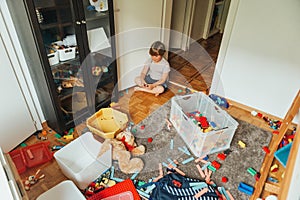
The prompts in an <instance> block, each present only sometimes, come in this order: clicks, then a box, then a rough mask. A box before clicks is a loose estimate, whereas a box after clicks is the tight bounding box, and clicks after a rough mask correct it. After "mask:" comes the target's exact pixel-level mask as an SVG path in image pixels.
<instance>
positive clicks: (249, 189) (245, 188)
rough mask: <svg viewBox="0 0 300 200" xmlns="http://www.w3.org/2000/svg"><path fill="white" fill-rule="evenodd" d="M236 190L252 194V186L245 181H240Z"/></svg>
mask: <svg viewBox="0 0 300 200" xmlns="http://www.w3.org/2000/svg"><path fill="white" fill-rule="evenodd" d="M238 190H239V191H241V192H243V193H245V194H248V195H252V194H253V191H254V187H252V186H251V185H248V184H246V183H243V182H240V184H239V186H238Z"/></svg>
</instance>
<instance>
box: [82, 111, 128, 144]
mask: <svg viewBox="0 0 300 200" xmlns="http://www.w3.org/2000/svg"><path fill="white" fill-rule="evenodd" d="M127 122H128V117H127V115H126V114H125V113H122V112H120V111H117V110H114V109H112V108H102V109H100V110H99V111H98V112H96V113H95V114H94V115H92V116H91V117H89V118H88V119H87V120H86V123H87V127H88V128H89V129H90V131H92V132H93V133H94V134H97V135H99V136H101V137H103V138H114V137H115V136H116V134H118V133H119V132H120V131H122V130H123V129H125V128H126V125H127Z"/></svg>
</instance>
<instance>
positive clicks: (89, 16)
mask: <svg viewBox="0 0 300 200" xmlns="http://www.w3.org/2000/svg"><path fill="white" fill-rule="evenodd" d="M84 12H85V17H86V19H85V20H86V21H87V22H88V21H93V20H99V19H103V18H107V17H109V12H108V11H105V12H97V11H95V10H85V11H84Z"/></svg>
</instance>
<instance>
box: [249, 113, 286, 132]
mask: <svg viewBox="0 0 300 200" xmlns="http://www.w3.org/2000/svg"><path fill="white" fill-rule="evenodd" d="M251 115H252V116H254V117H259V118H262V119H263V120H264V121H265V122H267V123H268V125H269V126H270V128H272V129H274V130H277V129H279V128H280V126H281V123H282V122H281V121H279V120H274V119H270V118H269V117H267V116H264V115H263V114H262V113H258V112H256V111H252V112H251Z"/></svg>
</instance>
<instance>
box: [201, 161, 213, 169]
mask: <svg viewBox="0 0 300 200" xmlns="http://www.w3.org/2000/svg"><path fill="white" fill-rule="evenodd" d="M209 165H211V162H207V163H205V164H204V165H203V166H202V167H201V169H202V170H204V169H206V168H207V167H208V166H209Z"/></svg>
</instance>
